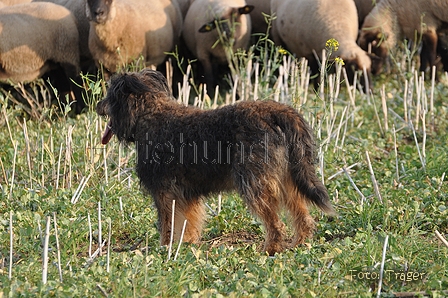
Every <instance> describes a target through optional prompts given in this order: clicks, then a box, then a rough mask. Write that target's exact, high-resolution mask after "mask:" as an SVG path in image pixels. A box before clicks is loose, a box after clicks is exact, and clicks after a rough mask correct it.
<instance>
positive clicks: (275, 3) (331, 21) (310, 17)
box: [271, 0, 372, 88]
mask: <svg viewBox="0 0 448 298" xmlns="http://www.w3.org/2000/svg"><path fill="white" fill-rule="evenodd" d="M271 9H272V12H273V13H274V15H275V16H276V18H275V19H274V21H273V24H272V37H273V40H274V42H275V43H276V44H279V45H283V46H285V47H286V48H287V49H288V50H289V51H290V52H292V53H294V54H295V55H296V56H297V57H305V58H306V59H308V60H309V62H310V66H311V71H312V72H313V73H317V72H318V63H317V61H316V58H315V57H314V54H313V51H315V52H316V53H317V55H321V52H322V50H323V49H324V48H325V45H326V42H327V40H329V39H332V38H333V39H336V40H337V41H338V42H339V48H338V50H336V51H335V52H333V54H332V55H333V56H334V57H336V56H338V57H340V58H341V59H343V60H344V62H345V65H346V69H347V71H349V70H351V67H354V68H355V69H358V70H362V69H364V68H365V69H366V71H367V73H368V74H369V73H370V69H371V65H372V61H371V59H370V57H369V55H368V54H367V53H366V52H365V51H363V50H362V49H361V48H360V47H359V46H358V45H357V44H356V38H357V36H358V14H357V11H356V6H355V3H354V2H353V0H332V1H326V0H272V2H271ZM337 11H343V12H344V13H343V14H339V13H335V12H337ZM347 66H350V67H348V68H347ZM350 77H351V76H350ZM366 88H367V86H366Z"/></svg>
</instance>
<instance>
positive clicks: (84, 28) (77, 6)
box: [15, 0, 95, 72]
mask: <svg viewBox="0 0 448 298" xmlns="http://www.w3.org/2000/svg"><path fill="white" fill-rule="evenodd" d="M15 1H23V0H15ZM33 2H52V3H55V4H58V5H61V6H64V7H65V8H67V9H68V10H70V11H71V12H72V13H73V15H74V16H75V20H76V25H77V28H78V33H79V54H80V64H81V70H82V71H83V72H92V71H94V66H95V65H94V61H93V57H92V54H91V53H90V50H89V30H90V25H89V20H88V19H87V15H86V3H85V0H33Z"/></svg>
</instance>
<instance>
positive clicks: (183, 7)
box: [175, 0, 194, 19]
mask: <svg viewBox="0 0 448 298" xmlns="http://www.w3.org/2000/svg"><path fill="white" fill-rule="evenodd" d="M175 1H176V2H177V4H178V5H179V9H180V12H181V13H182V19H184V18H185V16H186V15H187V11H188V8H189V7H190V3H191V2H193V1H194V0H175Z"/></svg>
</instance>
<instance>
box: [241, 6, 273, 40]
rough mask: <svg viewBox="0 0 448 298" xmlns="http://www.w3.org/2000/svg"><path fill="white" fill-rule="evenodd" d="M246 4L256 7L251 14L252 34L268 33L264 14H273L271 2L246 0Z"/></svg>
mask: <svg viewBox="0 0 448 298" xmlns="http://www.w3.org/2000/svg"><path fill="white" fill-rule="evenodd" d="M246 3H247V4H248V5H253V6H254V10H253V11H252V12H251V13H250V18H251V22H252V33H267V30H268V24H267V23H266V19H265V17H264V15H263V13H264V14H268V15H270V14H271V0H246Z"/></svg>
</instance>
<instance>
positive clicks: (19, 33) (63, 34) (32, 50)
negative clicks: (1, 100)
mask: <svg viewBox="0 0 448 298" xmlns="http://www.w3.org/2000/svg"><path fill="white" fill-rule="evenodd" d="M0 32H1V33H0V64H1V67H0V80H1V81H3V82H11V83H18V82H29V81H33V80H35V79H37V78H39V77H41V76H42V75H43V74H44V73H47V72H48V71H49V70H51V69H53V68H54V67H56V65H57V64H60V65H61V66H62V67H63V69H64V70H65V73H66V74H67V76H68V77H71V78H73V77H76V76H77V75H78V73H79V50H78V39H79V37H78V30H77V28H76V23H75V19H74V18H73V16H72V14H71V13H70V11H69V10H68V9H66V8H64V7H62V6H60V5H56V4H53V3H47V2H41V3H37V2H36V3H23V4H17V5H13V6H7V7H3V8H2V9H0Z"/></svg>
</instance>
